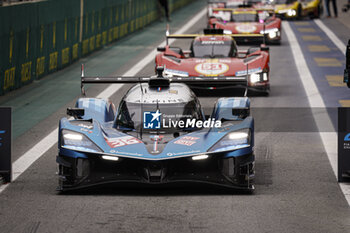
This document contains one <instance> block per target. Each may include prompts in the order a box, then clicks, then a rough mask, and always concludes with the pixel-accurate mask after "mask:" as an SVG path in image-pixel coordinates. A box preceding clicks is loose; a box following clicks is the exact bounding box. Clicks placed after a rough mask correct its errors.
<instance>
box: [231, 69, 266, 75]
mask: <svg viewBox="0 0 350 233" xmlns="http://www.w3.org/2000/svg"><path fill="white" fill-rule="evenodd" d="M259 72H262V69H261V68H260V67H259V68H254V69H249V70H248V74H253V73H259ZM235 75H236V76H243V75H247V70H240V71H237V72H236V73H235Z"/></svg>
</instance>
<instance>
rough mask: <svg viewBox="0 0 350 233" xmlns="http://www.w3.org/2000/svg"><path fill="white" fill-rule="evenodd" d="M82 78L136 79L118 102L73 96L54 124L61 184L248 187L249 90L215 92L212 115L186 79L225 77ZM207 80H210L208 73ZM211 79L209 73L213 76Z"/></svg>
mask: <svg viewBox="0 0 350 233" xmlns="http://www.w3.org/2000/svg"><path fill="white" fill-rule="evenodd" d="M162 73H163V69H158V75H157V76H153V77H84V75H83V72H82V78H81V83H82V90H83V89H84V87H83V86H84V84H85V83H135V85H134V86H133V87H132V88H130V90H129V91H128V92H127V94H126V95H125V96H124V97H123V98H122V100H121V101H120V103H119V107H118V108H117V110H115V108H114V105H113V104H112V103H110V102H108V101H106V100H103V99H97V98H79V99H78V100H77V102H76V106H75V108H68V109H67V114H68V115H70V116H72V117H73V118H72V117H71V118H66V117H64V118H62V119H61V120H60V123H59V138H58V149H59V152H58V156H57V159H56V161H57V163H58V167H59V186H58V190H59V191H65V190H73V189H79V188H86V187H91V186H96V185H106V184H121V183H124V184H126V183H127V184H132V183H138V184H146V185H171V184H180V185H182V184H185V183H203V184H213V185H219V186H224V187H229V188H235V189H243V190H249V191H252V190H254V184H253V181H254V161H255V157H254V152H253V147H254V120H253V118H252V117H251V116H249V115H250V101H249V99H248V98H247V97H231V98H220V99H219V100H218V101H217V103H216V104H215V106H214V108H213V112H212V115H211V116H205V115H204V114H203V111H202V108H201V105H200V102H199V99H198V98H197V97H196V96H195V94H194V93H193V92H192V91H191V89H190V88H189V87H188V86H187V85H186V84H185V83H194V82H202V83H205V82H207V81H208V82H210V83H212V82H213V81H215V82H218V83H220V82H222V83H225V80H224V79H225V77H205V78H203V79H202V78H198V77H194V78H191V77H188V78H186V79H185V80H184V79H182V78H167V77H163V75H162ZM209 79H210V80H209ZM211 79H213V80H211Z"/></svg>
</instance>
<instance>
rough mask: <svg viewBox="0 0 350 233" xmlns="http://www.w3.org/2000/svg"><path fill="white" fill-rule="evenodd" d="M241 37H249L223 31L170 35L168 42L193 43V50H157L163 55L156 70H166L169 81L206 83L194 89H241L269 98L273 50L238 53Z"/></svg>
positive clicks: (157, 58) (209, 30) (255, 36)
mask: <svg viewBox="0 0 350 233" xmlns="http://www.w3.org/2000/svg"><path fill="white" fill-rule="evenodd" d="M241 36H244V37H246V36H247V35H242V34H235V35H233V34H230V35H225V34H223V30H222V29H204V34H181V35H169V34H168V33H167V41H168V39H191V45H190V50H188V51H186V50H183V49H182V48H180V47H170V46H169V45H168V43H167V45H166V46H165V47H159V48H157V50H158V51H159V52H160V53H158V54H157V55H156V59H155V63H156V67H158V66H163V67H164V75H166V76H168V77H172V76H173V77H183V78H184V79H185V78H194V77H197V78H198V80H201V81H202V82H198V80H197V83H195V84H193V85H190V86H191V87H192V88H205V89H215V88H232V87H237V86H238V87H240V88H242V87H244V88H247V89H249V90H253V91H258V92H262V93H264V94H268V93H269V90H270V84H269V71H270V68H269V59H270V55H269V48H268V47H265V45H261V47H252V48H249V49H247V50H238V49H237V46H236V41H235V39H237V38H238V39H239V38H240V37H241ZM248 36H250V37H251V39H257V40H261V38H262V37H263V36H262V35H260V34H259V35H248ZM213 77H214V78H213ZM206 78H207V80H206ZM215 78H217V79H215ZM208 80H210V82H209V81H208Z"/></svg>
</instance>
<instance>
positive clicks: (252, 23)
mask: <svg viewBox="0 0 350 233" xmlns="http://www.w3.org/2000/svg"><path fill="white" fill-rule="evenodd" d="M212 10H213V11H212V13H213V14H212V16H211V17H210V18H209V22H208V27H210V28H219V29H223V30H224V32H225V33H232V34H246V35H247V37H246V38H244V37H240V38H241V40H238V41H237V42H251V40H250V37H249V36H248V35H249V34H261V35H265V39H266V42H267V43H270V44H280V43H281V29H282V28H281V19H280V18H278V17H276V16H275V13H274V12H273V11H269V10H266V9H255V8H235V9H232V8H214V9H212Z"/></svg>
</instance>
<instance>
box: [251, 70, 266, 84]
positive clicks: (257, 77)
mask: <svg viewBox="0 0 350 233" xmlns="http://www.w3.org/2000/svg"><path fill="white" fill-rule="evenodd" d="M249 80H250V82H251V83H257V82H263V81H267V73H265V72H263V73H253V74H250V75H249Z"/></svg>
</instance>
